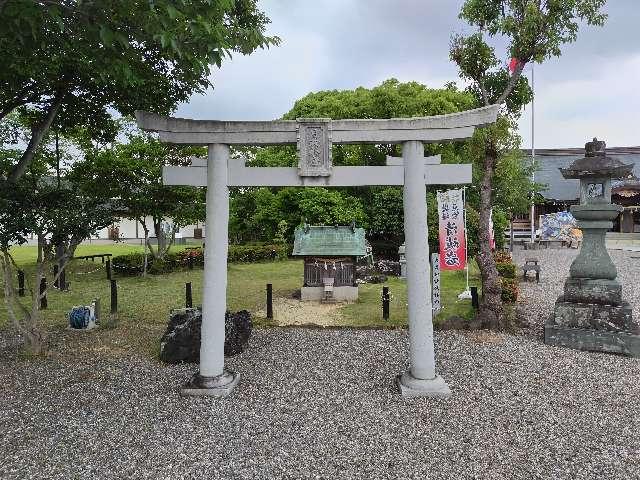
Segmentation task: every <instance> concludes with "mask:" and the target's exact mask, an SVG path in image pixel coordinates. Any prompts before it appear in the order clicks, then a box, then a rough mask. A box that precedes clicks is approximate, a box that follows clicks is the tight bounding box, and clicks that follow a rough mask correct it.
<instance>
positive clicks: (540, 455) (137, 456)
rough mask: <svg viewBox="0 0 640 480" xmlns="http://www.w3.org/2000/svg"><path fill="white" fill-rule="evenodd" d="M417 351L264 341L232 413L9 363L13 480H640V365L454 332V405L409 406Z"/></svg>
mask: <svg viewBox="0 0 640 480" xmlns="http://www.w3.org/2000/svg"><path fill="white" fill-rule="evenodd" d="M545 255H546V253H545ZM549 255H550V256H552V253H549ZM550 258H551V257H550ZM563 261H564V260H563ZM567 261H569V260H567ZM558 268H560V267H558ZM545 272H546V273H545V276H544V277H543V278H545V279H546V278H547V276H548V275H550V273H551V269H550V268H549V269H548V270H547V269H545ZM555 283H558V284H559V285H560V288H561V281H560V280H559V279H557V280H555V281H553V282H552V281H551V278H549V283H546V284H545V283H543V284H541V286H540V287H534V288H540V289H541V290H542V291H545V292H548V294H549V295H555V293H554V292H555V290H554V289H557V288H559V287H558V285H555ZM531 285H533V284H531ZM545 285H546V288H544V287H545ZM528 286H529V284H527V285H526V286H525V292H526V293H524V295H525V296H526V295H528V294H529V293H530V292H531V291H532V290H531V289H527V287H528ZM551 298H552V297H551ZM528 305H529V304H528ZM536 308H539V309H542V307H541V306H540V307H536ZM534 316H535V313H533V314H532V317H534ZM407 342H408V336H407V332H406V331H404V330H392V331H380V330H308V329H270V330H258V331H256V332H255V333H254V336H253V337H252V340H251V345H250V349H249V350H248V351H247V352H245V353H244V354H242V355H241V356H239V357H236V358H233V359H231V360H230V361H229V362H228V366H229V367H230V368H233V369H236V370H238V371H240V372H241V373H242V376H243V377H242V380H241V383H240V384H239V386H238V387H237V389H236V390H235V392H234V393H233V395H232V396H231V397H229V398H227V399H224V400H215V399H206V398H205V399H197V398H189V399H184V398H181V397H180V396H178V394H177V387H178V386H179V385H180V384H181V383H182V382H183V381H185V380H186V379H187V378H188V377H189V375H190V373H191V372H192V368H193V367H190V366H184V365H183V366H173V367H168V366H163V365H160V364H158V363H156V362H154V361H153V360H150V359H147V358H140V357H135V356H134V357H127V358H117V357H106V356H105V357H97V358H84V359H76V360H75V361H74V360H73V359H58V360H55V359H51V360H41V361H24V360H19V359H7V358H5V359H4V360H3V359H2V358H0V385H2V387H1V388H0V455H1V456H0V478H2V479H7V480H8V479H14V478H15V479H25V478H38V479H41V478H60V479H69V478H81V479H89V478H96V479H97V478H99V479H111V478H153V479H164V478H167V479H177V478H207V479H217V478H220V479H278V478H292V479H294V478H295V479H297V478H327V479H336V478H347V479H350V478H363V479H384V478H402V479H405V478H416V479H424V478H429V479H457V478H461V479H472V478H475V479H502V478H505V479H506V478H509V479H533V478H536V479H537V478H540V479H560V478H563V479H593V478H603V479H605V478H606V479H636V478H640V433H639V432H640V415H639V414H638V409H639V407H640V383H639V382H638V376H639V374H640V361H638V360H636V359H629V358H625V357H621V356H615V355H604V354H597V353H586V352H578V351H572V350H567V349H562V348H557V347H547V346H545V345H543V344H542V343H541V341H540V340H539V338H538V337H536V336H532V335H529V336H527V335H497V334H490V333H487V332H439V333H438V334H437V336H436V342H437V349H438V351H437V355H438V362H439V371H440V373H441V374H442V375H443V376H444V377H445V379H446V380H447V382H448V383H449V385H450V387H451V389H452V391H453V396H452V397H451V398H450V399H448V400H434V399H412V400H404V399H402V398H401V397H400V395H399V394H398V393H397V391H396V388H395V386H394V382H393V379H394V376H395V375H396V374H398V373H400V372H402V371H404V369H405V368H406V367H407V349H408V345H407Z"/></svg>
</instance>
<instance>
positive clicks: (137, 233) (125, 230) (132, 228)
mask: <svg viewBox="0 0 640 480" xmlns="http://www.w3.org/2000/svg"><path fill="white" fill-rule="evenodd" d="M168 221H169V222H171V219H168ZM136 224H137V225H136ZM145 224H146V225H147V227H148V228H149V237H151V238H155V236H156V235H155V233H154V231H153V219H152V218H151V217H147V218H146V219H145ZM114 226H116V227H118V229H119V233H120V238H123V239H132V238H140V239H142V238H144V229H143V228H142V225H140V224H138V222H136V221H135V220H129V219H126V218H123V219H121V220H120V221H118V222H116V223H115V225H114ZM136 226H137V229H136ZM197 227H199V228H202V237H203V238H204V236H205V231H204V223H200V224H197V225H187V226H185V227H181V228H180V230H179V231H178V235H179V236H182V237H183V238H193V230H194V229H195V228H197ZM93 238H101V239H108V238H109V229H108V228H103V229H102V230H100V231H99V232H98V235H96V236H95V237H93Z"/></svg>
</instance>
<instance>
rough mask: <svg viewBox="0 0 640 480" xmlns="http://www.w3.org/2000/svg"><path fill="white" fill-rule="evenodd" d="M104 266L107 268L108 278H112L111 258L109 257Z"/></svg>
mask: <svg viewBox="0 0 640 480" xmlns="http://www.w3.org/2000/svg"><path fill="white" fill-rule="evenodd" d="M104 268H105V269H106V270H107V280H111V260H109V259H108V258H107V263H106V264H105V267H104Z"/></svg>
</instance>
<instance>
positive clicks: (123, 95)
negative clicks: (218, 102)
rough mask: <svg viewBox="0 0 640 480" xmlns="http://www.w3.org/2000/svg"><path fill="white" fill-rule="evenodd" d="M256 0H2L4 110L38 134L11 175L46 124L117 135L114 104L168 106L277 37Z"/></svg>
mask: <svg viewBox="0 0 640 480" xmlns="http://www.w3.org/2000/svg"><path fill="white" fill-rule="evenodd" d="M256 3H257V2H256V0H216V1H214V2H211V1H208V2H191V1H188V0H154V1H153V2H111V1H106V0H98V1H91V2H88V1H83V0H47V1H45V0H2V1H0V24H2V29H0V62H1V63H2V65H3V68H2V69H0V120H1V119H2V118H4V117H5V116H6V115H8V114H9V113H11V112H13V111H15V110H19V111H20V112H21V114H22V115H23V116H24V117H25V118H26V119H28V121H29V126H30V127H31V131H32V134H31V136H30V139H29V142H28V144H27V147H26V149H25V150H24V152H23V153H22V155H21V157H20V158H19V160H18V161H17V163H16V164H15V165H14V166H13V167H12V169H11V171H10V172H9V174H8V178H9V180H11V181H13V182H15V181H16V180H17V179H18V178H19V177H20V176H22V175H23V174H24V172H25V171H26V169H27V167H28V165H29V164H30V163H31V162H32V160H33V158H34V156H35V153H36V150H37V148H38V146H39V145H40V144H41V142H42V140H43V138H44V137H45V135H46V133H47V131H48V130H49V128H50V127H51V125H52V124H53V123H54V121H57V123H58V127H59V128H60V129H61V130H64V131H69V130H71V129H73V128H76V127H83V128H85V129H88V130H89V131H90V132H91V134H92V136H93V137H95V138H97V137H104V138H105V139H113V137H114V135H115V134H116V132H117V128H116V126H115V125H114V123H113V120H112V117H111V115H110V113H109V109H114V110H116V111H118V112H119V113H120V114H122V115H132V114H133V113H134V110H137V109H143V110H150V111H154V112H158V113H164V114H166V113H169V112H170V111H171V110H173V109H174V108H175V106H176V105H177V104H178V103H179V102H182V101H185V100H187V99H188V98H189V96H190V95H191V94H193V93H194V92H203V91H204V90H205V89H206V88H207V87H209V86H210V81H209V74H210V73H211V72H210V67H211V65H214V64H215V65H217V66H220V65H221V62H222V61H223V59H224V58H225V57H228V56H230V55H231V53H233V52H237V53H242V54H249V53H251V52H253V51H254V50H255V49H256V48H260V47H267V46H269V45H273V44H277V43H278V42H279V39H278V38H277V37H270V36H266V35H265V29H266V26H267V24H268V23H269V20H268V18H267V17H266V16H265V15H264V14H263V13H262V12H261V11H260V10H259V9H258V7H257V5H256Z"/></svg>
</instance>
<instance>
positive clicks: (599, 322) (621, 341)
mask: <svg viewBox="0 0 640 480" xmlns="http://www.w3.org/2000/svg"><path fill="white" fill-rule="evenodd" d="M605 147H606V144H605V142H602V141H598V140H597V139H596V138H594V139H593V141H592V142H589V143H587V144H586V145H585V150H586V156H585V157H584V158H581V159H579V160H576V161H575V162H573V163H572V164H571V165H570V166H569V167H567V168H561V169H560V171H561V173H562V176H563V177H564V178H576V179H579V180H580V205H573V206H572V207H571V213H572V214H573V216H574V217H575V218H576V220H577V221H578V227H580V228H581V229H582V232H583V241H582V247H581V249H580V252H579V254H578V256H577V257H576V258H575V260H574V261H573V263H572V264H571V268H570V269H569V278H567V280H566V281H565V284H564V295H562V296H561V297H559V298H558V300H557V301H556V304H555V309H554V314H553V316H552V317H551V318H550V319H549V320H548V321H547V323H546V325H545V334H544V338H545V343H547V344H549V345H563V346H567V347H572V348H577V349H581V350H596V351H604V352H614V353H624V354H627V355H633V356H640V325H639V324H638V323H637V322H634V320H633V317H632V313H631V306H630V305H629V304H628V303H627V302H624V301H623V300H622V285H621V284H620V282H618V280H617V279H616V277H617V276H618V272H617V270H616V267H615V265H614V264H613V262H612V261H611V257H609V253H608V252H607V249H606V246H605V236H606V233H607V230H609V229H611V228H612V227H613V223H612V221H613V220H614V219H615V218H616V217H617V216H618V215H619V213H620V212H621V211H622V210H623V208H622V207H621V206H620V205H613V204H612V203H611V180H612V179H620V178H626V177H627V176H628V175H629V174H630V173H631V171H632V168H633V165H624V164H623V163H621V162H620V161H619V160H617V159H614V158H611V157H607V156H606V153H605Z"/></svg>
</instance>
